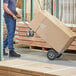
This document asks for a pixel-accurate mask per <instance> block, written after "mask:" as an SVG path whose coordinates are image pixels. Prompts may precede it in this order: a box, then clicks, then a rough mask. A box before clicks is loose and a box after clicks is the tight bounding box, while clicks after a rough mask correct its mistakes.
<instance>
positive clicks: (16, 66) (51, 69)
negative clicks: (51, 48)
mask: <svg viewBox="0 0 76 76" xmlns="http://www.w3.org/2000/svg"><path fill="white" fill-rule="evenodd" d="M8 64H9V65H8ZM62 75H63V76H76V68H75V67H69V66H62V65H56V64H48V63H43V62H36V61H28V60H20V59H13V60H8V61H2V62H0V76H62Z"/></svg>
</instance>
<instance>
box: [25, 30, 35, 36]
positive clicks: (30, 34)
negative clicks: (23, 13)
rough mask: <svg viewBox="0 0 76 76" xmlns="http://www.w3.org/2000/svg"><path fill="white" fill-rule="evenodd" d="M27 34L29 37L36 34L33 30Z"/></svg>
mask: <svg viewBox="0 0 76 76" xmlns="http://www.w3.org/2000/svg"><path fill="white" fill-rule="evenodd" d="M26 36H27V37H33V36H34V31H33V30H29V31H28V32H27V33H26Z"/></svg>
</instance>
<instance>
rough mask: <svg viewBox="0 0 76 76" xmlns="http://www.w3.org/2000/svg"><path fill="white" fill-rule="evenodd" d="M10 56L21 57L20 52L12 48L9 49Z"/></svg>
mask: <svg viewBox="0 0 76 76" xmlns="http://www.w3.org/2000/svg"><path fill="white" fill-rule="evenodd" d="M9 56H10V57H21V55H20V54H17V53H16V52H15V51H12V50H10V51H9Z"/></svg>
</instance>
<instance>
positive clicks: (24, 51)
mask: <svg viewBox="0 0 76 76" xmlns="http://www.w3.org/2000/svg"><path fill="white" fill-rule="evenodd" d="M15 50H16V52H18V53H20V54H21V58H19V59H23V60H32V61H38V62H44V63H51V64H58V65H66V66H72V67H76V54H70V53H64V54H63V56H62V57H60V58H59V59H56V60H54V61H50V60H48V59H47V57H46V54H47V52H45V51H41V50H37V49H34V50H30V49H28V48H18V47H16V49H15ZM7 52H8V49H7ZM4 58H5V60H12V59H16V58H12V57H9V56H5V57H4Z"/></svg>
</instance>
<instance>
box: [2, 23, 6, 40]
mask: <svg viewBox="0 0 76 76" xmlns="http://www.w3.org/2000/svg"><path fill="white" fill-rule="evenodd" d="M6 36H7V29H6V24H5V22H3V40H5V38H6Z"/></svg>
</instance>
